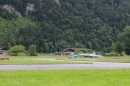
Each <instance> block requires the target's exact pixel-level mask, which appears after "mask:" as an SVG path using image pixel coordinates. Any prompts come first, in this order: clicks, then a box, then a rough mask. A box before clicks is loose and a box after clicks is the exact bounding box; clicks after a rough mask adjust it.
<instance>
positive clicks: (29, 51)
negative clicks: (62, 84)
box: [28, 44, 37, 56]
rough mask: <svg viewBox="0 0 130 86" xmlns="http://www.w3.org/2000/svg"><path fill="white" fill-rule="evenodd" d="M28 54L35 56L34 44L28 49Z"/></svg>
mask: <svg viewBox="0 0 130 86" xmlns="http://www.w3.org/2000/svg"><path fill="white" fill-rule="evenodd" d="M28 54H29V56H37V52H36V45H34V44H32V45H31V46H29V49H28Z"/></svg>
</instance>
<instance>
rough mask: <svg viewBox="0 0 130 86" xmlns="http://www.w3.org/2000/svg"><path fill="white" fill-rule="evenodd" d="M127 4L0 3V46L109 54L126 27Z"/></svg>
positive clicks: (113, 0) (80, 0) (95, 0)
mask: <svg viewBox="0 0 130 86" xmlns="http://www.w3.org/2000/svg"><path fill="white" fill-rule="evenodd" d="M129 3H130V1H129V0H4V1H3V0H0V16H1V21H0V23H1V24H3V26H2V25H0V36H1V40H3V41H1V43H0V46H1V47H6V48H7V49H8V48H9V47H10V46H13V45H16V44H22V45H24V46H25V47H26V49H28V46H29V45H31V44H36V45H37V51H38V52H54V51H57V50H58V51H59V50H61V49H64V48H68V47H86V48H90V49H94V50H97V51H99V50H103V51H105V52H109V51H111V45H112V43H114V42H116V41H118V40H117V35H118V34H119V33H120V32H122V29H123V28H124V27H125V26H128V25H130V6H129ZM4 21H6V22H4ZM6 25H8V27H7V26H6ZM3 34H4V35H3ZM7 34H10V35H11V36H13V37H11V38H9V37H8V35H7ZM7 38H8V39H7ZM12 38H13V39H12ZM5 41H6V42H5ZM4 42H5V43H4Z"/></svg>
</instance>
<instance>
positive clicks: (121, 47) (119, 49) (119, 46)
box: [113, 42, 123, 55]
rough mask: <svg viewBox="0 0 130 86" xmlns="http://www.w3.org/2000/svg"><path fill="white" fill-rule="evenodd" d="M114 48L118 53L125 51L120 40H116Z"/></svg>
mask: <svg viewBox="0 0 130 86" xmlns="http://www.w3.org/2000/svg"><path fill="white" fill-rule="evenodd" d="M113 49H114V51H115V52H117V53H118V54H120V55H121V53H122V52H123V45H122V44H121V43H120V42H116V43H115V44H114V45H113Z"/></svg>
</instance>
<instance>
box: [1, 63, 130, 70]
mask: <svg viewBox="0 0 130 86" xmlns="http://www.w3.org/2000/svg"><path fill="white" fill-rule="evenodd" d="M70 69H71V70H73V69H74V70H76V69H130V63H112V62H93V64H54V65H0V70H70Z"/></svg>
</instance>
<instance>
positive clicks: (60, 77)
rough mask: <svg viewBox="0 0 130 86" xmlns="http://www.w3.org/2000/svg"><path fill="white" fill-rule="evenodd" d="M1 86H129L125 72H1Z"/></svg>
mask: <svg viewBox="0 0 130 86" xmlns="http://www.w3.org/2000/svg"><path fill="white" fill-rule="evenodd" d="M0 85H1V86H129V85H130V69H127V70H126V69H125V70H45V71H42V70H39V71H31V70H30V71H0Z"/></svg>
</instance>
